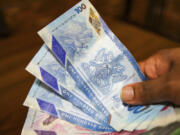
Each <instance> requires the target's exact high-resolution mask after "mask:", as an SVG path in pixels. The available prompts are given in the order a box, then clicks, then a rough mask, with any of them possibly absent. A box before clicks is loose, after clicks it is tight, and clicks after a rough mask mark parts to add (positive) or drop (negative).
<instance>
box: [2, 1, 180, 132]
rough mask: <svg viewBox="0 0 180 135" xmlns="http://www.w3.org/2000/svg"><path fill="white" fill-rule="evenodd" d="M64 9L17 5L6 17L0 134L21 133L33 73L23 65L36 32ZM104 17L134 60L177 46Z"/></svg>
mask: <svg viewBox="0 0 180 135" xmlns="http://www.w3.org/2000/svg"><path fill="white" fill-rule="evenodd" d="M70 5H71V4H69V7H70ZM36 6H38V5H36ZM67 7H68V6H67ZM14 10H15V9H14ZM64 10H65V9H63V10H61V11H59V9H58V8H57V6H56V7H55V8H50V9H49V11H48V12H47V11H46V10H43V11H39V10H36V9H34V10H32V9H24V11H23V12H21V10H19V9H16V10H15V11H16V12H17V14H16V19H15V20H14V21H13V20H11V18H8V17H7V20H8V21H13V23H11V24H10V26H11V27H12V33H11V36H10V37H8V38H4V39H0V51H1V52H0V107H1V109H0V134H2V135H16V134H20V132H21V129H22V126H23V123H24V120H25V118H26V113H27V108H26V107H24V106H23V105H22V104H23V101H24V100H25V98H26V96H27V94H28V91H29V89H30V87H31V84H32V82H33V80H34V77H33V76H32V75H30V74H29V73H27V72H26V71H25V66H26V65H27V64H28V62H29V61H30V60H31V58H32V57H33V55H34V54H35V53H36V52H37V51H38V49H39V48H40V46H41V44H42V41H41V39H40V38H39V37H38V36H37V34H36V32H37V31H38V30H39V29H41V28H42V27H43V26H45V24H48V22H50V21H51V20H52V19H53V18H55V17H56V16H58V15H60V13H61V12H63V11H64ZM6 12H7V13H9V12H10V13H11V11H6ZM12 14H13V13H12ZM13 15H14V14H13ZM13 15H12V16H13ZM105 20H106V21H107V23H108V24H109V26H110V28H111V29H112V31H113V32H114V33H115V34H116V35H118V37H119V39H120V40H121V41H122V42H123V43H124V44H125V45H126V46H127V48H128V49H129V50H130V51H131V52H132V53H133V55H134V56H135V57H136V59H137V60H141V59H144V58H146V57H148V56H150V55H151V54H152V53H154V52H156V51H157V50H160V49H163V48H172V47H180V44H179V43H176V42H174V41H170V40H168V39H165V38H163V37H161V36H158V35H156V34H155V33H151V32H148V31H144V30H143V29H140V28H138V27H136V26H133V25H129V24H126V23H124V22H120V21H117V20H112V19H110V18H105Z"/></svg>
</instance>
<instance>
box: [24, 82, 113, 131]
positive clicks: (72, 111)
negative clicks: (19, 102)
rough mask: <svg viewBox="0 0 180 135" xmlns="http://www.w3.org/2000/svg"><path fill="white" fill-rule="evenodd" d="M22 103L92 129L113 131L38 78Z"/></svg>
mask: <svg viewBox="0 0 180 135" xmlns="http://www.w3.org/2000/svg"><path fill="white" fill-rule="evenodd" d="M24 105H25V106H28V107H30V108H33V109H37V110H39V111H43V112H46V113H48V114H50V115H52V116H55V117H58V118H60V119H63V120H66V121H68V122H70V123H73V124H76V125H79V126H81V127H84V128H87V129H90V130H93V131H102V132H112V131H114V129H113V128H111V127H110V126H109V125H108V124H100V123H99V122H97V121H96V120H94V119H92V118H91V117H89V116H88V115H86V114H85V113H83V112H82V111H81V110H80V109H78V108H77V107H75V106H73V105H72V104H71V103H69V102H68V101H66V100H64V99H62V98H60V97H59V96H58V95H57V94H56V93H54V92H53V91H52V90H51V89H50V88H48V87H47V86H46V85H45V84H43V83H41V82H40V81H39V80H35V82H34V84H33V86H32V87H31V89H30V92H29V94H28V96H27V98H26V100H25V102H24Z"/></svg>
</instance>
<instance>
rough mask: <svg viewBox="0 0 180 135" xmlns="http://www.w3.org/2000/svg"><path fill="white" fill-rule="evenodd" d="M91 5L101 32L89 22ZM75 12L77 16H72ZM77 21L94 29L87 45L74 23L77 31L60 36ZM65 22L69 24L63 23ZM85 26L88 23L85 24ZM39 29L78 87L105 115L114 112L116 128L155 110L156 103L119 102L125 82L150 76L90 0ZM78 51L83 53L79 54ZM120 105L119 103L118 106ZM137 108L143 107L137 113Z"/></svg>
mask: <svg viewBox="0 0 180 135" xmlns="http://www.w3.org/2000/svg"><path fill="white" fill-rule="evenodd" d="M82 4H84V5H86V8H85V9H83V10H81V12H78V13H76V12H75V9H77V8H78V7H80V6H81V5H82ZM90 9H92V10H93V11H94V13H93V14H94V15H93V16H96V17H95V18H97V19H98V20H100V23H101V25H99V26H100V27H101V28H100V30H101V32H100V34H97V32H93V31H94V28H93V27H92V25H91V24H90V22H89V12H90V11H89V10H90ZM71 16H75V17H74V18H70V17H71ZM74 21H76V22H82V21H83V23H82V24H86V25H85V26H86V27H87V29H91V30H92V34H93V35H92V36H90V35H89V34H87V35H88V36H87V37H91V38H92V39H91V40H90V38H89V39H88V40H86V42H87V44H88V46H85V47H84V45H83V46H82V44H80V43H82V42H81V40H82V39H84V38H85V37H83V38H82V37H81V36H80V37H79V36H77V35H78V34H79V33H81V32H80V31H78V30H77V29H76V30H75V31H74V30H73V28H72V27H71V30H72V31H74V32H76V31H77V32H76V34H77V35H76V34H73V35H72V34H69V33H68V34H67V35H68V36H69V37H68V38H70V39H68V38H67V37H66V39H68V40H66V41H65V40H64V37H62V38H59V35H61V33H62V32H61V31H62V29H63V30H64V31H65V28H66V27H65V26H67V25H68V24H71V23H72V24H73V23H74ZM62 23H63V24H65V25H61V24H62ZM76 24H77V25H79V26H78V27H77V28H79V29H81V26H80V25H82V24H78V23H76ZM82 26H83V27H84V25H82ZM68 31H70V30H68ZM38 33H39V35H40V36H41V37H42V39H43V40H44V42H45V43H46V45H47V46H48V47H49V48H50V49H51V51H52V52H53V53H54V55H55V56H56V58H57V59H58V60H59V61H60V62H61V63H63V65H64V67H65V69H66V70H67V72H68V73H69V74H70V75H71V77H72V78H73V79H74V81H75V82H76V84H77V86H78V88H79V89H80V90H81V91H82V92H83V93H84V94H85V95H86V96H87V98H89V99H90V100H91V103H92V104H94V105H96V108H97V109H98V110H99V111H101V112H102V113H103V114H105V116H107V115H109V116H110V118H111V119H109V120H110V121H109V124H110V125H111V126H112V127H113V128H114V129H116V130H117V131H120V130H121V129H123V127H125V126H127V125H128V124H129V123H130V122H132V121H134V120H136V119H137V118H139V117H141V116H142V115H144V114H148V113H149V114H150V115H151V114H153V112H154V111H153V108H154V106H149V107H145V106H142V107H134V108H131V109H130V110H129V106H124V105H123V104H122V102H121V103H119V105H118V104H117V101H118V100H119V99H120V98H119V99H118V96H119V95H120V92H121V89H122V87H123V86H124V85H127V84H128V83H135V82H140V81H142V80H145V79H146V78H145V77H144V75H143V74H142V73H141V72H140V70H139V67H138V66H137V63H136V61H135V59H134V58H133V56H132V55H131V54H130V52H129V51H128V50H127V48H126V47H125V46H124V45H123V44H122V43H121V42H120V41H119V39H118V38H117V37H116V36H115V35H114V34H113V33H112V31H111V30H110V29H109V28H108V27H107V25H106V24H105V23H104V21H103V19H102V18H101V17H100V16H99V14H98V13H97V11H96V10H95V8H94V7H93V6H92V4H91V3H90V2H89V1H88V0H82V1H81V2H80V3H78V4H77V5H75V6H74V7H73V8H71V9H70V10H68V11H67V12H66V13H65V14H63V15H62V16H60V17H58V18H57V19H56V20H55V21H53V22H52V23H50V24H49V25H47V26H46V27H45V28H43V29H42V30H40V31H39V32H38ZM64 33H65V32H64ZM81 34H82V33H81ZM85 35H86V34H85ZM72 36H74V37H72ZM55 41H57V42H55ZM72 41H73V42H72ZM74 41H77V42H74ZM79 45H80V46H81V47H79ZM57 46H58V47H57ZM69 46H71V47H69ZM74 47H75V48H74ZM53 48H58V49H53ZM72 48H73V49H72ZM79 48H85V49H80V50H83V51H79ZM57 50H60V51H57ZM70 50H71V51H70ZM62 52H63V53H62ZM76 52H78V53H77V54H80V55H76ZM117 95H118V96H117ZM112 99H113V100H112ZM112 101H114V102H112ZM117 106H119V107H118V108H117ZM143 108H145V109H143ZM136 110H140V111H138V113H137V111H136ZM152 116H153V115H152ZM136 124H139V123H136ZM133 128H135V127H133ZM133 128H132V130H133Z"/></svg>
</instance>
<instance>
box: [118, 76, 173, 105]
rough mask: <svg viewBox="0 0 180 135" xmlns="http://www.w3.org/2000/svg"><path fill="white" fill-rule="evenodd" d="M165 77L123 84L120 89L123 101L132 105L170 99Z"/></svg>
mask: <svg viewBox="0 0 180 135" xmlns="http://www.w3.org/2000/svg"><path fill="white" fill-rule="evenodd" d="M166 82H167V77H166V76H163V77H159V78H157V79H154V80H149V81H145V82H141V83H135V84H131V85H127V86H125V87H124V88H123V89H122V91H121V98H122V100H123V102H125V103H127V104H132V105H142V104H151V103H158V102H162V101H169V100H170V98H171V97H170V96H171V94H170V92H169V91H168V90H167V89H166Z"/></svg>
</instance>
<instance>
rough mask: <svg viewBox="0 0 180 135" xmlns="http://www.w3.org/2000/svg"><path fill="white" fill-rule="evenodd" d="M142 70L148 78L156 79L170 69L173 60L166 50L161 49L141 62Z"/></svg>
mask: <svg viewBox="0 0 180 135" xmlns="http://www.w3.org/2000/svg"><path fill="white" fill-rule="evenodd" d="M139 67H140V70H141V72H143V73H144V74H145V75H146V76H147V77H148V78H150V79H155V78H158V77H159V76H162V75H164V74H165V73H167V72H169V71H170V68H171V61H170V59H169V58H168V57H167V54H166V51H161V52H159V53H157V54H155V55H153V56H151V57H150V58H148V59H146V60H144V61H142V62H140V63H139Z"/></svg>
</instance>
